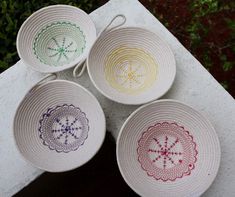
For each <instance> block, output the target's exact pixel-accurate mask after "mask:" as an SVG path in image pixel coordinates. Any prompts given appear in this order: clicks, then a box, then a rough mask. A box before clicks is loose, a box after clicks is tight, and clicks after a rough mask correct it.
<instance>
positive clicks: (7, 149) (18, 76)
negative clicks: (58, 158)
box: [0, 0, 235, 197]
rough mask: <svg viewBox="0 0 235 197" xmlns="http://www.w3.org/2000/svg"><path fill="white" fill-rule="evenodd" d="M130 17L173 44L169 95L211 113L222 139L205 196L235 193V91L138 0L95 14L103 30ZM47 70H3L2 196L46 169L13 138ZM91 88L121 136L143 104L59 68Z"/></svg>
mask: <svg viewBox="0 0 235 197" xmlns="http://www.w3.org/2000/svg"><path fill="white" fill-rule="evenodd" d="M120 13H121V14H124V15H126V17H127V23H126V24H125V26H140V27H145V28H147V29H150V30H151V31H153V32H155V33H157V34H159V35H160V36H161V37H162V39H164V40H165V41H166V42H168V43H169V45H170V47H171V48H172V50H173V52H174V55H175V58H176V63H177V74H176V80H175V82H174V84H173V86H172V88H171V89H170V91H169V92H168V93H167V94H166V95H165V96H164V97H163V98H171V99H177V100H180V101H183V102H185V103H187V104H189V105H191V106H192V107H194V108H195V109H197V110H198V111H200V112H201V113H202V114H204V115H205V116H207V117H208V118H209V120H210V121H211V122H212V124H213V125H214V127H215V129H216V131H217V134H218V136H219V139H220V143H221V150H222V157H221V166H220V169H219V173H218V175H217V177H216V179H215V181H214V183H213V184H212V186H211V187H210V188H209V189H208V190H207V191H206V192H205V193H204V194H203V196H213V197H215V196H218V197H221V196H233V195H234V193H235V187H234V185H235V166H234V163H235V154H233V150H235V132H234V131H235V124H234V122H235V102H234V99H233V98H232V96H231V95H229V94H228V92H226V91H225V90H224V89H223V87H222V86H221V85H220V84H219V83H218V82H217V81H216V80H215V79H214V78H213V77H212V76H211V75H210V74H209V73H208V72H207V70H206V69H204V67H203V66H202V65H201V64H200V63H199V62H198V61H197V60H196V59H195V58H194V57H193V56H192V55H191V54H190V53H189V52H188V51H187V50H186V49H185V48H184V47H183V46H182V45H181V44H180V42H179V41H178V40H177V39H176V38H175V37H174V36H173V35H172V34H171V33H170V32H169V31H168V30H167V29H166V28H165V27H164V26H163V25H162V24H161V23H160V22H159V21H158V20H157V19H156V18H155V17H154V16H152V15H151V14H150V13H149V12H148V11H147V10H146V9H145V8H144V7H143V6H142V5H141V4H140V3H139V2H138V1H137V0H125V1H120V0H111V1H109V2H108V3H107V4H105V5H104V6H102V7H101V8H99V9H97V10H95V11H94V12H92V13H91V17H92V19H93V20H94V22H95V25H96V28H97V30H98V32H99V31H100V30H101V29H102V28H103V27H104V26H105V25H106V24H108V22H109V21H110V20H111V18H112V17H113V16H114V15H116V14H120ZM43 76H44V75H42V74H40V73H37V72H35V71H33V70H31V69H30V68H28V67H26V66H25V65H24V64H23V62H22V61H19V62H17V63H16V64H15V65H14V66H12V67H11V68H10V69H8V70H6V71H5V72H3V73H2V74H1V75H0V89H1V92H0V114H1V116H0V125H1V129H0V156H1V162H0V174H1V178H0V196H3V197H5V196H11V195H13V194H14V193H16V192H17V191H19V190H20V189H22V188H23V187H24V186H26V185H27V184H29V183H30V182H31V181H33V180H34V179H35V178H36V177H37V176H38V175H40V174H41V173H43V171H41V170H39V169H36V168H34V167H32V166H31V165H30V164H28V163H26V162H25V161H24V159H23V158H22V157H21V155H20V154H19V152H18V151H17V149H16V146H15V144H14V141H13V133H12V124H13V118H14V113H15V110H16V108H17V106H18V105H19V103H20V101H21V100H22V99H23V97H24V95H25V94H26V93H27V92H28V91H29V89H30V88H31V87H33V86H34V85H35V84H36V83H37V82H38V81H39V80H40V79H41V78H42V77H43ZM59 78H63V79H68V80H71V81H75V82H77V83H79V84H82V85H83V86H84V87H86V88H88V89H89V90H90V91H91V92H92V93H93V94H94V95H95V96H96V97H97V98H98V100H99V101H100V103H101V105H102V107H103V109H104V112H105V115H106V119H107V129H108V130H109V131H111V133H112V134H113V136H114V137H115V139H116V138H117V135H118V132H119V130H120V128H121V126H122V124H123V122H124V121H125V119H126V118H127V117H128V116H129V114H130V113H132V112H133V110H135V109H136V108H137V107H138V106H127V105H121V104H117V103H114V102H112V101H110V100H108V99H107V98H105V97H104V96H102V95H101V94H100V93H98V92H97V90H96V89H95V88H94V86H93V85H92V83H91V82H90V80H89V78H88V75H87V73H85V74H84V75H83V76H82V77H81V78H80V79H74V78H73V77H72V70H71V69H69V70H67V71H64V72H61V73H59Z"/></svg>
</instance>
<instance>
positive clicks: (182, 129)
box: [117, 100, 221, 197]
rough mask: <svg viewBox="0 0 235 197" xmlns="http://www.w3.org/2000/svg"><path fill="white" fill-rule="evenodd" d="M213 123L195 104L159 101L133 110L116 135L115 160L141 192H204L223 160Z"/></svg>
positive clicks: (130, 182) (152, 193) (185, 193)
mask: <svg viewBox="0 0 235 197" xmlns="http://www.w3.org/2000/svg"><path fill="white" fill-rule="evenodd" d="M220 154H221V151H220V144H219V140H218V137H217V134H216V132H215V130H214V128H213V127H212V125H211V123H210V122H209V121H208V120H207V119H206V118H204V117H203V116H202V115H201V114H200V113H198V112H197V111H195V110H194V109H193V108H191V107H189V106H187V105H185V104H183V103H180V102H178V101H174V100H159V101H155V102H153V103H150V104H147V105H145V106H142V107H140V108H139V109H137V110H136V111H135V112H133V113H132V114H131V115H130V117H129V118H128V119H127V120H126V122H125V123H124V125H123V126H122V128H121V131H120V133H119V136H118V139H117V161H118V166H119V169H120V171H121V174H122V176H123V178H124V179H125V181H126V182H127V183H128V185H129V186H130V187H131V188H132V189H133V190H134V191H135V192H136V193H138V194H139V195H140V196H149V197H151V196H153V197H155V196H156V195H157V196H169V197H170V196H172V197H174V196H200V195H201V194H202V193H203V192H205V191H206V190H207V189H208V187H209V186H210V185H211V184H212V182H213V180H214V179H215V177H216V174H217V172H218V168H219V164H220Z"/></svg>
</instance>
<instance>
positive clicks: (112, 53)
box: [87, 27, 176, 104]
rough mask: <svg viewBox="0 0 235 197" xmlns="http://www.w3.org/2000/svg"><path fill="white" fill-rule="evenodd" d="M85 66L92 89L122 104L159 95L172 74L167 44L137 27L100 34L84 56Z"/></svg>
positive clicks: (163, 91) (150, 99)
mask: <svg viewBox="0 0 235 197" xmlns="http://www.w3.org/2000/svg"><path fill="white" fill-rule="evenodd" d="M87 67H88V73H89V76H90V78H91V80H92V82H93V83H94V85H95V86H96V88H97V89H98V90H99V91H100V92H101V93H102V94H103V95H104V96H106V97H108V98H109V99H111V100H113V101H116V102H119V103H123V104H143V103H147V102H150V101H152V100H155V99H157V98H159V97H161V96H162V95H163V94H165V93H166V92H167V91H168V90H169V88H170V87H171V85H172V83H173V81H174V78H175V74H176V65H175V59H174V55H173V53H172V51H171V49H170V47H169V46H168V44H167V43H165V42H164V41H163V40H162V39H161V38H160V37H159V36H158V35H156V34H155V33H153V32H151V31H149V30H146V29H142V28H139V27H126V28H119V29H116V30H113V29H111V30H106V32H104V33H102V34H101V36H100V37H99V38H98V39H97V40H96V42H95V44H94V45H93V47H92V49H91V51H90V53H89V55H88V59H87Z"/></svg>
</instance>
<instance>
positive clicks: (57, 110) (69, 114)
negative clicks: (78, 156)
mask: <svg viewBox="0 0 235 197" xmlns="http://www.w3.org/2000/svg"><path fill="white" fill-rule="evenodd" d="M38 130H39V137H40V138H41V140H42V142H43V144H44V145H45V146H48V147H49V148H50V149H51V150H56V151H57V152H64V153H68V152H70V151H75V150H77V149H78V148H79V147H80V146H81V145H83V144H84V142H85V140H86V139H87V137H88V131H89V121H88V119H87V117H86V114H85V113H84V112H82V111H81V109H80V108H78V107H75V106H74V105H68V104H64V105H61V106H56V107H54V108H48V109H47V111H46V112H45V113H44V114H43V115H42V118H41V119H40V121H39V129H38Z"/></svg>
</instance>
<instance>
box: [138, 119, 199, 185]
mask: <svg viewBox="0 0 235 197" xmlns="http://www.w3.org/2000/svg"><path fill="white" fill-rule="evenodd" d="M137 153H138V161H139V162H140V164H141V167H142V169H143V170H144V171H146V173H147V174H148V176H151V177H154V178H155V179H156V180H162V181H164V182H165V181H175V180H176V179H177V178H183V177H184V176H188V175H190V174H191V171H192V170H193V169H194V168H195V163H196V161H197V154H198V152H197V149H196V143H195V142H194V139H193V136H192V135H191V134H190V133H189V131H187V130H185V129H184V127H183V126H179V125H178V124H177V123H169V122H162V123H157V124H155V125H154V126H150V127H149V128H148V129H147V131H145V132H143V134H142V136H141V138H140V139H139V141H138V148H137Z"/></svg>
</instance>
